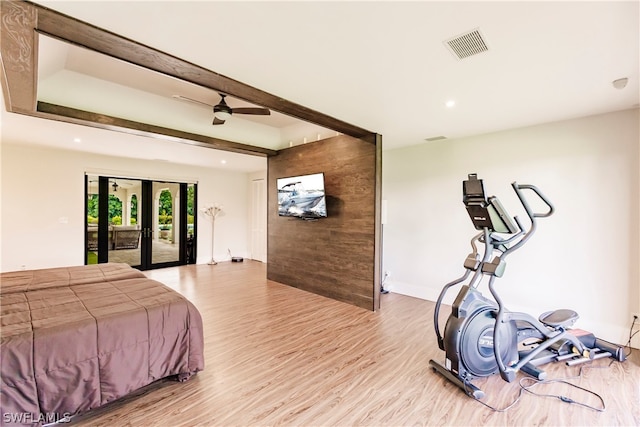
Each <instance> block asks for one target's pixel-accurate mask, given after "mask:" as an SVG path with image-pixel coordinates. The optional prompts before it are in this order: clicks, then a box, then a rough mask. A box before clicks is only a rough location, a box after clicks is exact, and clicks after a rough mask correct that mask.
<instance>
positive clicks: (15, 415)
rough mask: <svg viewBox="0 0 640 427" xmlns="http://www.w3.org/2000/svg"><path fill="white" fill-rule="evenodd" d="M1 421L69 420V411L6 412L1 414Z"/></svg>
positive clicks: (44, 421)
mask: <svg viewBox="0 0 640 427" xmlns="http://www.w3.org/2000/svg"><path fill="white" fill-rule="evenodd" d="M2 421H4V423H5V424H53V423H68V422H71V414H70V413H69V412H65V413H62V414H61V413H59V412H46V413H44V414H34V413H31V412H7V413H6V414H2Z"/></svg>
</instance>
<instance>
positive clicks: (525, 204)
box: [502, 181, 555, 259]
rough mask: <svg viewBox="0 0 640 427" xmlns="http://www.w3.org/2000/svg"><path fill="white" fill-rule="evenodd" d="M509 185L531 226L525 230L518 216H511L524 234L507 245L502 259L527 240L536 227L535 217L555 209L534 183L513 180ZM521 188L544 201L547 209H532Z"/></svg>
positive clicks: (546, 214) (547, 213) (544, 216)
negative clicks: (521, 183) (542, 210)
mask: <svg viewBox="0 0 640 427" xmlns="http://www.w3.org/2000/svg"><path fill="white" fill-rule="evenodd" d="M511 187H512V188H513V191H515V193H516V195H517V196H518V199H519V200H520V203H521V204H522V206H523V207H524V210H525V211H526V212H527V216H528V217H529V219H530V220H531V228H529V230H527V231H525V228H524V227H523V225H522V223H521V222H520V220H519V219H518V217H517V216H515V217H513V219H514V221H515V222H516V224H517V225H518V227H519V228H520V230H521V231H522V232H524V236H523V237H522V239H520V241H518V243H516V244H514V245H512V246H511V247H509V249H508V250H507V251H505V253H504V254H503V255H502V259H504V258H505V257H506V255H508V254H509V253H510V252H513V251H515V250H516V249H518V248H519V247H520V246H522V245H524V244H525V242H526V241H527V240H529V238H531V236H532V235H533V233H534V232H535V231H536V229H537V224H536V223H537V221H536V218H546V217H548V216H551V215H552V214H553V212H554V211H555V209H554V208H553V204H551V202H550V201H549V199H548V198H547V196H545V195H544V194H543V193H542V191H540V189H539V188H538V187H536V186H535V185H529V184H523V185H520V184H518V183H517V182H515V181H514V182H512V183H511ZM522 190H531V191H533V192H534V193H535V195H536V196H538V197H539V198H540V200H542V201H543V202H544V204H545V205H547V207H548V210H547V211H546V212H534V211H533V209H531V206H530V205H529V202H528V201H527V198H526V197H525V195H524V192H523V191H522Z"/></svg>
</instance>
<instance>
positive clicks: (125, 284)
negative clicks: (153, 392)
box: [0, 263, 204, 425]
mask: <svg viewBox="0 0 640 427" xmlns="http://www.w3.org/2000/svg"><path fill="white" fill-rule="evenodd" d="M0 295H1V296H0V307H1V309H0V326H1V329H0V338H1V341H0V376H1V380H0V381H1V382H0V385H1V390H0V408H1V409H0V412H1V414H0V416H1V418H0V424H3V425H9V424H13V423H17V424H32V423H33V421H36V424H37V421H40V423H42V421H45V422H44V423H45V424H46V422H48V421H57V420H60V419H64V418H65V417H69V416H72V415H74V414H78V413H81V412H85V411H88V410H90V409H93V408H97V407H99V406H102V405H104V404H106V403H109V402H111V401H113V400H116V399H118V398H120V397H123V396H125V395H127V394H129V393H131V392H132V391H134V390H137V389H139V388H141V387H143V386H146V385H148V384H150V383H152V382H154V381H156V380H159V379H162V378H166V377H175V378H176V379H177V380H179V381H185V380H187V379H189V378H190V377H191V376H192V375H194V374H195V373H197V372H198V371H200V370H202V369H203V368H204V357H203V347H204V340H203V330H202V317H201V316H200V313H199V312H198V310H197V309H196V308H195V306H194V305H193V304H192V303H191V302H189V301H188V300H187V299H186V298H184V297H183V296H182V295H180V294H178V293H177V292H175V291H173V290H172V289H170V288H168V287H167V286H165V285H163V284H162V283H160V282H157V281H155V280H151V279H148V278H147V277H146V276H145V275H144V274H142V273H141V272H140V271H138V270H135V269H133V268H131V267H129V266H128V265H127V264H118V263H107V264H97V265H89V266H81V267H66V268H51V269H43V270H30V271H17V272H9V273H2V274H1V275H0Z"/></svg>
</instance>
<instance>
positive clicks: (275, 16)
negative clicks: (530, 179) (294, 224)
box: [2, 1, 640, 170]
mask: <svg viewBox="0 0 640 427" xmlns="http://www.w3.org/2000/svg"><path fill="white" fill-rule="evenodd" d="M36 3H39V4H42V5H44V6H47V7H50V8H52V9H55V10H57V11H60V12H62V13H65V14H67V15H70V16H73V17H75V18H78V19H80V20H82V21H86V22H89V23H91V24H93V25H96V26H98V27H101V28H104V29H107V30H109V31H112V32H114V33H116V34H119V35H121V36H124V37H127V38H130V39H133V40H136V41H138V42H140V43H143V44H145V45H148V46H151V47H154V48H156V49H158V50H161V51H164V52H166V53H169V54H172V55H174V56H177V57H180V58H182V59H184V60H187V61H189V62H192V63H195V64H197V65H200V66H203V67H205V68H208V69H210V70H212V71H215V72H218V73H220V74H223V75H225V76H227V77H230V78H232V79H235V80H238V81H241V82H243V83H246V84H248V85H251V86H254V87H256V88H259V89H261V90H264V91H266V92H269V93H271V94H274V95H276V96H279V97H282V98H285V99H287V100H289V101H292V102H295V103H297V104H301V105H303V106H305V107H309V108H311V109H314V110H317V111H319V112H322V113H324V114H327V115H329V116H333V117H335V118H337V119H340V120H343V121H345V122H348V123H351V124H353V125H356V126H359V127H362V128H364V129H367V130H369V131H373V132H376V133H379V134H381V135H382V138H383V147H384V149H385V150H388V149H393V148H399V147H403V146H409V145H415V144H421V143H424V142H425V139H426V138H431V137H436V136H445V137H447V138H459V137H464V136H470V135H477V134H483V133H488V132H494V131H499V130H504V129H511V128H517V127H523V126H529V125H535V124H540V123H545V122H552V121H557V120H565V119H571V118H576V117H583V116H588V115H593V114H600V113H605V112H610V111H617V110H624V109H629V108H637V107H638V103H639V102H640V100H639V86H638V79H639V77H640V76H639V74H640V73H639V68H640V66H639V64H640V47H639V44H640V41H639V40H640V26H639V14H640V12H639V4H640V2H638V1H624V2H613V1H602V2H597V1H587V2H578V1H567V2H550V1H549V2H546V1H536V2H520V1H517V2H516V1H511V2H507V1H501V2H482V1H473V2H459V1H448V2H432V1H426V2H416V1H413V2H411V1H410V2H393V1H388V2H382V1H374V2H362V1H349V2H347V1H340V2H338V1H335V2H333V1H332V2H323V1H309V2H308V1H282V2H270V1H257V2H244V1H235V2H231V1H215V2H214V1H195V2H186V1H139V2H133V1H75V2H74V1H71V2H66V1H64V2H63V1H38V2H36ZM476 28H478V29H479V30H480V31H481V33H482V34H483V36H484V38H485V39H486V42H487V45H488V51H487V52H484V53H480V54H478V55H475V56H471V57H469V58H466V59H462V60H459V59H457V58H455V57H454V55H453V54H452V53H451V52H450V51H449V50H448V49H447V47H446V45H445V43H444V41H445V40H447V39H449V38H451V37H454V36H457V35H460V34H462V33H465V32H467V31H470V30H473V29H476ZM46 46H49V47H47V48H46V49H45V47H46ZM51 46H52V45H50V44H47V43H46V42H44V44H43V47H42V49H41V50H42V53H43V55H46V54H47V53H50V54H51V55H50V56H49V57H48V59H45V58H46V57H42V58H41V64H40V79H41V83H40V88H39V98H41V99H44V98H48V99H50V100H52V101H55V102H57V103H62V102H60V100H61V99H63V98H64V99H65V100H66V102H68V103H71V104H73V103H75V104H73V105H79V106H83V107H84V108H85V109H89V110H91V109H92V108H97V107H96V105H99V108H101V109H103V110H102V111H101V112H106V113H108V114H112V115H114V114H113V112H114V111H117V112H120V113H121V114H126V115H128V116H127V117H129V116H133V117H137V118H139V119H140V120H159V121H160V122H161V123H163V125H164V126H166V127H171V126H173V127H176V128H180V127H181V128H183V129H185V130H189V131H191V129H194V127H193V126H195V127H196V128H197V127H199V128H200V129H202V132H209V134H211V135H214V136H217V137H220V138H224V139H230V140H234V141H237V142H243V143H249V144H253V145H259V146H263V147H269V148H281V147H283V146H288V145H289V142H291V143H293V144H298V143H301V142H303V138H307V140H314V139H316V137H317V136H318V135H319V136H320V137H322V138H324V137H326V136H331V135H330V133H331V131H330V130H327V129H321V128H317V127H316V128H313V127H311V128H307V127H306V126H307V124H304V123H299V122H298V123H296V122H295V121H294V122H291V121H290V119H289V118H287V117H285V116H282V115H278V114H277V113H275V112H274V114H273V115H272V116H269V117H268V118H266V119H267V121H264V120H263V121H262V122H256V121H250V120H246V119H247V118H251V117H249V116H244V117H236V116H234V117H232V119H230V120H229V121H228V122H227V123H226V124H225V125H223V126H215V127H214V126H211V119H212V117H211V111H210V110H209V109H207V108H204V107H201V106H198V105H194V104H190V103H185V102H180V101H176V100H175V99H172V98H171V95H172V94H175V93H174V92H175V91H176V90H183V91H184V93H181V94H183V95H185V96H189V97H194V98H195V97H200V96H202V97H203V98H199V99H202V100H203V101H206V102H209V103H216V102H217V95H216V94H215V93H210V91H209V93H203V92H202V89H201V88H185V87H184V86H182V87H180V88H178V87H177V86H176V85H178V86H179V85H180V84H183V83H182V82H177V83H176V82H175V81H173V82H171V81H168V80H167V79H164V80H162V79H155V78H154V79H150V78H148V77H145V78H138V77H136V78H133V76H134V75H137V74H136V73H135V72H134V71H131V70H129V71H126V70H122V69H120V68H118V67H120V65H118V64H113V65H112V67H115V68H109V67H108V66H107V65H105V64H104V63H103V62H101V61H100V59H99V58H98V59H96V58H94V59H91V60H88V59H87V57H86V56H84V55H86V54H90V53H82V52H75V53H73V54H68V55H67V56H66V60H62V59H60V56H56V55H53V52H54V51H59V50H60V49H64V47H58V48H56V47H55V46H53V47H51ZM56 58H57V59H56ZM96 70H98V71H101V72H100V73H98V72H96ZM105 70H108V72H106V73H105V72H104V71H105ZM91 76H93V77H91ZM621 77H628V78H629V83H628V85H627V87H626V88H624V89H622V90H618V89H614V88H613V86H612V81H613V80H616V79H618V78H621ZM97 79H102V80H97ZM96 81H98V82H99V84H98V85H95V84H94V83H96ZM140 82H142V83H146V85H140V84H139V83H140ZM149 83H153V84H149ZM84 84H87V85H89V86H86V88H85V86H83V85H84ZM98 86H100V87H101V88H100V89H99V90H101V92H91V93H98V95H97V96H96V95H94V96H86V94H87V93H88V92H89V88H91V91H94V90H96V87H98ZM131 87H137V92H136V93H137V94H138V95H139V96H138V97H137V98H136V99H137V101H128V100H127V102H121V101H122V99H123V97H124V96H125V95H124V93H125V92H126V91H125V90H124V88H127V90H128V91H129V93H132V92H131V90H130V89H131ZM121 89H122V91H120V90H121ZM146 92H148V93H146ZM114 95H117V96H114ZM110 96H111V98H110ZM142 98H146V99H147V101H146V102H147V103H148V104H146V105H147V106H141V105H142V104H137V102H142V101H141V100H142ZM448 100H455V102H456V105H455V107H453V108H447V107H446V106H445V103H446V102H447V101H448ZM229 104H230V105H231V106H232V107H234V106H236V107H237V106H239V105H240V104H239V103H238V102H237V100H233V99H229ZM65 105H69V104H65ZM148 105H152V106H154V107H149V106H148ZM145 115H153V116H154V117H155V119H154V118H146V116H145ZM260 119H264V118H260ZM2 120H3V126H2V127H3V129H2V133H3V138H6V137H9V138H11V139H16V138H17V139H18V140H20V141H25V142H26V141H30V142H36V141H39V143H43V144H54V145H58V146H63V147H65V148H71V149H81V150H87V151H101V150H102V151H107V152H108V154H114V153H125V152H126V153H127V154H126V155H128V156H131V157H141V158H151V159H155V158H163V157H162V155H163V153H166V152H167V147H169V146H171V147H174V148H175V150H176V153H177V154H175V155H174V154H172V155H171V158H169V159H166V160H170V161H176V162H180V163H192V164H201V165H208V166H211V165H216V164H219V162H220V160H222V158H225V159H232V161H230V162H229V161H228V163H227V165H228V166H225V167H229V168H232V169H237V170H256V169H260V168H264V165H265V162H264V159H261V158H257V157H252V156H244V155H237V154H233V153H220V152H217V151H216V150H208V149H203V148H199V147H191V146H189V145H185V144H176V143H174V142H167V141H157V140H153V139H150V138H144V137H134V136H131V135H126V134H120V133H114V132H109V131H103V130H97V129H91V128H88V127H83V126H77V125H70V124H64V123H58V122H53V121H46V120H42V119H34V118H28V117H22V116H17V115H15V114H7V113H6V112H5V111H4V108H3V114H2ZM35 121H37V126H35V125H34V122H35ZM167 123H169V124H171V126H167ZM44 127H46V128H48V129H46V130H44V129H45V128H44ZM214 128H215V129H214ZM211 132H214V133H213V134H212V133H211ZM114 135H117V137H114ZM74 137H79V138H82V142H81V143H74V142H72V140H73V138H74ZM444 143H446V142H444ZM178 145H179V147H176V146H178ZM119 147H122V148H123V149H119ZM124 147H126V150H125V149H124ZM172 150H173V149H172ZM172 152H173V151H172ZM205 152H206V153H205ZM165 155H166V154H165ZM245 160H246V162H247V163H246V164H245V163H244V162H245ZM229 163H231V164H229ZM241 164H242V165H241Z"/></svg>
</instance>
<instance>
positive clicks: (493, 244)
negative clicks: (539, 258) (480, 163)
mask: <svg viewBox="0 0 640 427" xmlns="http://www.w3.org/2000/svg"><path fill="white" fill-rule="evenodd" d="M511 187H512V188H513V190H514V191H515V193H516V195H517V196H518V199H519V201H520V203H521V204H522V206H523V207H524V209H525V211H526V213H527V216H528V217H529V219H530V221H531V226H530V227H529V228H528V229H527V228H525V227H524V226H523V225H522V223H521V222H520V220H519V219H518V217H517V216H515V217H510V216H509V215H508V214H507V213H506V211H505V209H504V207H503V206H502V204H501V203H500V201H499V200H498V199H497V198H496V197H489V198H487V197H486V196H485V192H484V185H483V182H482V180H481V179H478V178H477V175H476V174H469V177H468V179H467V180H465V181H463V184H462V189H463V198H462V201H463V203H464V205H465V207H466V209H467V212H468V214H469V217H470V218H471V221H472V222H473V224H474V226H475V228H476V229H477V230H480V233H478V234H477V235H475V236H474V237H473V238H472V239H471V247H472V252H471V253H470V254H469V255H468V256H467V258H466V259H465V261H464V269H465V272H464V274H463V275H462V276H461V277H460V278H458V279H456V280H454V281H452V282H450V283H447V284H446V285H445V286H444V287H443V288H442V291H441V292H440V295H439V296H438V300H437V301H436V305H435V308H434V316H433V324H434V329H435V332H436V337H437V340H438V347H439V348H440V349H441V350H444V352H445V363H444V365H442V364H440V363H438V362H436V361H434V360H433V359H432V360H430V361H429V364H430V365H431V367H432V368H433V369H434V371H436V372H438V373H439V374H441V375H443V376H444V377H445V378H447V379H448V380H449V381H451V382H452V383H454V384H455V385H456V386H458V387H459V388H461V389H462V390H463V391H464V392H465V393H466V394H467V395H468V396H470V397H473V398H475V399H481V398H483V397H484V392H483V391H482V390H480V389H479V388H478V387H476V386H474V385H473V384H472V383H471V381H472V380H473V379H475V378H480V377H486V376H490V375H494V374H496V373H499V374H500V376H501V377H502V379H503V380H505V381H507V382H512V381H513V380H514V379H515V377H516V374H517V372H519V371H522V372H524V373H526V374H528V375H530V376H532V377H534V378H537V379H539V380H543V379H545V377H546V373H545V372H544V371H543V370H542V369H540V368H539V366H540V365H543V364H546V363H550V362H559V361H565V363H566V364H567V365H569V366H572V365H576V364H580V363H585V362H590V361H592V360H595V359H600V358H603V357H611V358H613V359H615V360H617V361H620V362H622V361H624V360H625V355H624V351H623V350H622V347H620V346H615V345H613V344H609V343H607V342H606V341H603V340H600V339H598V338H596V337H595V336H594V335H593V334H591V333H589V332H586V331H581V330H575V329H570V327H571V326H573V324H574V323H575V322H576V321H577V320H578V318H579V316H578V313H576V312H575V311H573V310H570V309H559V310H554V311H549V312H546V313H543V314H541V315H540V316H539V318H538V319H536V318H534V317H533V316H531V315H529V314H527V313H520V312H512V311H509V310H507V309H506V308H505V306H504V304H503V302H502V300H501V298H500V295H499V294H498V293H497V291H496V289H495V286H494V284H495V279H496V278H498V277H502V275H503V274H504V272H505V268H506V262H505V259H506V257H507V256H508V255H510V254H511V253H512V252H513V251H515V250H517V249H519V248H520V247H522V245H524V244H525V243H526V242H527V241H528V240H529V239H530V238H531V236H532V235H533V233H534V232H535V231H536V229H537V220H538V218H546V217H549V216H551V215H552V214H553V211H554V208H553V205H552V204H551V202H550V201H549V200H548V199H547V198H546V197H545V195H544V194H543V193H542V192H541V191H540V190H539V189H538V188H537V187H535V186H533V185H519V184H517V183H516V182H513V183H512V184H511ZM524 190H528V191H531V192H533V193H534V194H535V195H536V196H537V197H538V198H539V199H540V200H541V201H542V202H543V203H544V204H545V205H546V207H547V210H546V211H544V212H534V211H533V210H532V209H531V207H530V206H529V203H528V200H527V198H526V197H525V194H524ZM479 244H482V245H483V246H484V253H483V254H482V256H480V254H479V251H478V245H479ZM486 277H488V288H489V291H490V293H491V295H492V297H493V300H491V299H488V298H486V297H484V296H483V295H482V294H481V293H480V291H479V290H478V289H477V288H478V286H479V285H480V282H481V281H482V279H483V278H486ZM467 281H468V284H464V285H462V286H461V289H460V291H459V292H458V295H457V297H456V299H455V301H454V302H453V305H452V308H451V314H450V315H449V317H448V319H447V323H446V325H445V328H444V334H441V332H440V326H439V313H440V308H441V306H442V303H443V300H444V297H445V295H446V293H447V292H448V291H449V290H450V288H452V287H453V286H456V285H459V284H461V283H464V282H467ZM525 343H526V345H524V344H525ZM519 348H520V350H519Z"/></svg>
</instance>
